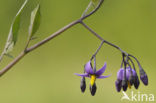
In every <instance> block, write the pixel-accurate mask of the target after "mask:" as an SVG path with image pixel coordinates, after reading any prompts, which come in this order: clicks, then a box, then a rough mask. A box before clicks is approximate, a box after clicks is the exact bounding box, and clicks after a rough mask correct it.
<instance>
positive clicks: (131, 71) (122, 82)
mask: <svg viewBox="0 0 156 103" xmlns="http://www.w3.org/2000/svg"><path fill="white" fill-rule="evenodd" d="M134 59H135V60H136V61H137V63H138V66H139V69H140V70H139V71H140V79H141V81H142V82H143V84H144V85H148V77H147V74H146V73H145V71H144V70H143V68H142V67H141V65H140V63H139V61H138V60H137V59H136V58H135V57H134ZM130 62H131V63H132V64H133V68H132V67H131V65H130ZM122 64H124V68H121V69H120V70H119V71H118V72H117V80H116V81H115V86H116V90H117V91H118V92H120V91H121V89H122V88H123V91H126V90H127V88H128V87H129V88H131V86H133V85H134V87H135V88H136V89H138V87H139V85H140V81H139V78H138V75H137V72H136V70H135V65H134V62H133V61H132V59H131V58H130V56H128V55H127V56H126V60H125V56H124V55H123V62H122Z"/></svg>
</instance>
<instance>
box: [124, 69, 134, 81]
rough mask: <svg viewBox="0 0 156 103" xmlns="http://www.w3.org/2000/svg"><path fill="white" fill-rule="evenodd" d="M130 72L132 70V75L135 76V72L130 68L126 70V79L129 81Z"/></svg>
mask: <svg viewBox="0 0 156 103" xmlns="http://www.w3.org/2000/svg"><path fill="white" fill-rule="evenodd" d="M131 70H132V75H133V76H136V72H135V70H134V69H131V68H130V67H127V68H126V78H127V79H128V80H129V78H130V76H131Z"/></svg>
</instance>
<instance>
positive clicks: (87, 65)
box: [85, 61, 94, 74]
mask: <svg viewBox="0 0 156 103" xmlns="http://www.w3.org/2000/svg"><path fill="white" fill-rule="evenodd" d="M85 71H86V72H87V73H88V74H94V72H93V68H92V65H91V61H89V62H88V63H87V64H86V65H85Z"/></svg>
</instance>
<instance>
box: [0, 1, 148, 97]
mask: <svg viewBox="0 0 156 103" xmlns="http://www.w3.org/2000/svg"><path fill="white" fill-rule="evenodd" d="M27 2H28V0H25V2H24V3H23V5H22V6H21V8H20V9H19V11H18V12H17V14H16V16H15V18H14V19H13V22H12V24H11V27H10V31H9V34H8V38H7V40H6V43H5V47H4V49H3V51H2V53H1V56H0V62H1V61H2V60H3V57H4V56H8V57H12V55H11V54H10V53H11V52H12V50H13V48H14V46H15V45H16V42H17V41H18V35H19V33H18V31H19V29H20V23H21V15H22V12H23V9H25V6H26V5H27ZM103 3H104V0H90V2H89V5H88V6H87V8H86V9H85V11H84V12H83V14H82V16H81V17H80V18H78V19H77V20H75V21H73V22H71V23H69V24H68V25H66V26H64V27H62V28H61V29H60V30H58V31H56V32H55V33H53V34H51V35H50V36H49V37H47V38H45V39H43V40H42V41H40V42H38V43H36V44H34V45H31V46H30V42H31V41H32V40H35V39H34V38H35V37H34V35H35V33H36V31H37V30H38V29H39V26H40V21H41V12H40V5H39V4H38V5H37V6H36V7H35V8H34V10H33V11H32V12H31V17H30V25H29V33H28V38H27V43H26V45H25V48H24V50H23V51H21V53H20V54H19V55H18V56H17V57H15V58H14V59H13V60H12V61H11V62H10V63H8V65H6V67H4V68H3V69H1V71H0V76H2V75H4V74H5V73H6V72H7V71H8V70H10V69H11V68H12V67H13V66H14V65H15V64H16V63H18V62H19V61H20V60H21V59H22V58H23V57H24V56H25V55H27V54H28V53H30V52H31V51H33V50H35V49H36V48H38V47H40V46H42V45H44V44H45V43H47V42H48V41H50V40H53V39H54V38H55V37H57V36H59V35H60V34H63V32H65V31H66V30H68V29H70V28H71V27H72V26H74V25H76V24H81V25H82V26H83V27H84V28H85V29H87V30H88V31H90V32H91V33H92V34H93V35H95V37H97V38H98V39H99V40H100V41H101V44H100V46H99V47H98V49H97V50H96V52H95V53H94V54H93V55H92V56H91V58H90V59H89V60H88V61H86V64H85V65H84V69H83V73H81V74H78V73H75V75H77V76H79V77H81V82H80V88H81V91H82V93H84V92H85V90H86V80H85V79H86V78H89V79H90V83H89V88H90V93H91V95H92V96H94V95H95V93H96V91H97V85H96V81H97V80H99V79H105V78H109V77H110V76H111V75H103V74H104V72H105V70H106V68H107V64H106V63H104V65H103V67H102V68H100V69H97V68H96V55H97V54H98V52H99V50H100V48H101V47H102V46H103V45H104V44H107V45H110V46H112V47H113V48H116V49H118V50H119V51H120V52H121V57H122V61H121V66H120V68H119V70H118V72H117V79H116V81H115V82H114V85H115V87H116V90H117V92H120V91H121V90H123V91H127V89H128V88H131V87H132V86H134V88H136V89H138V88H139V85H140V80H141V81H142V83H143V84H144V85H145V86H147V85H148V76H147V74H146V72H145V70H144V69H143V67H142V66H141V64H140V62H139V60H138V59H137V58H136V57H135V56H133V55H131V54H129V53H127V52H125V51H123V50H122V49H121V48H120V47H119V46H117V45H115V44H113V43H111V42H109V41H107V40H105V39H103V38H102V37H101V36H100V35H99V34H97V33H96V32H95V31H94V30H92V29H91V28H90V27H89V26H88V25H87V24H86V23H84V20H85V19H87V18H88V17H90V16H91V15H93V14H94V13H95V12H96V11H98V10H99V8H100V7H101V6H102V4H103ZM136 63H137V65H138V66H137V67H136ZM137 68H138V69H139V75H138V73H137V71H136V69H137Z"/></svg>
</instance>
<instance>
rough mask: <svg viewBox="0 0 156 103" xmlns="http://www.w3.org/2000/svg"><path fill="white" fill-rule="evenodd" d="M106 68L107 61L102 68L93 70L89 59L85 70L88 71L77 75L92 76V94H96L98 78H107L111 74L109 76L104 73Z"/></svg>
mask: <svg viewBox="0 0 156 103" xmlns="http://www.w3.org/2000/svg"><path fill="white" fill-rule="evenodd" d="M105 70H106V63H105V64H104V66H103V67H102V68H101V69H99V70H98V71H96V70H93V68H92V64H91V61H89V62H88V63H87V64H86V65H85V72H86V73H84V74H78V73H75V75H77V76H81V77H82V78H84V77H88V78H90V91H91V94H92V95H95V92H96V89H97V87H96V84H95V81H96V79H103V78H107V77H109V76H110V75H108V76H103V75H102V74H103V73H104V72H105Z"/></svg>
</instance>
